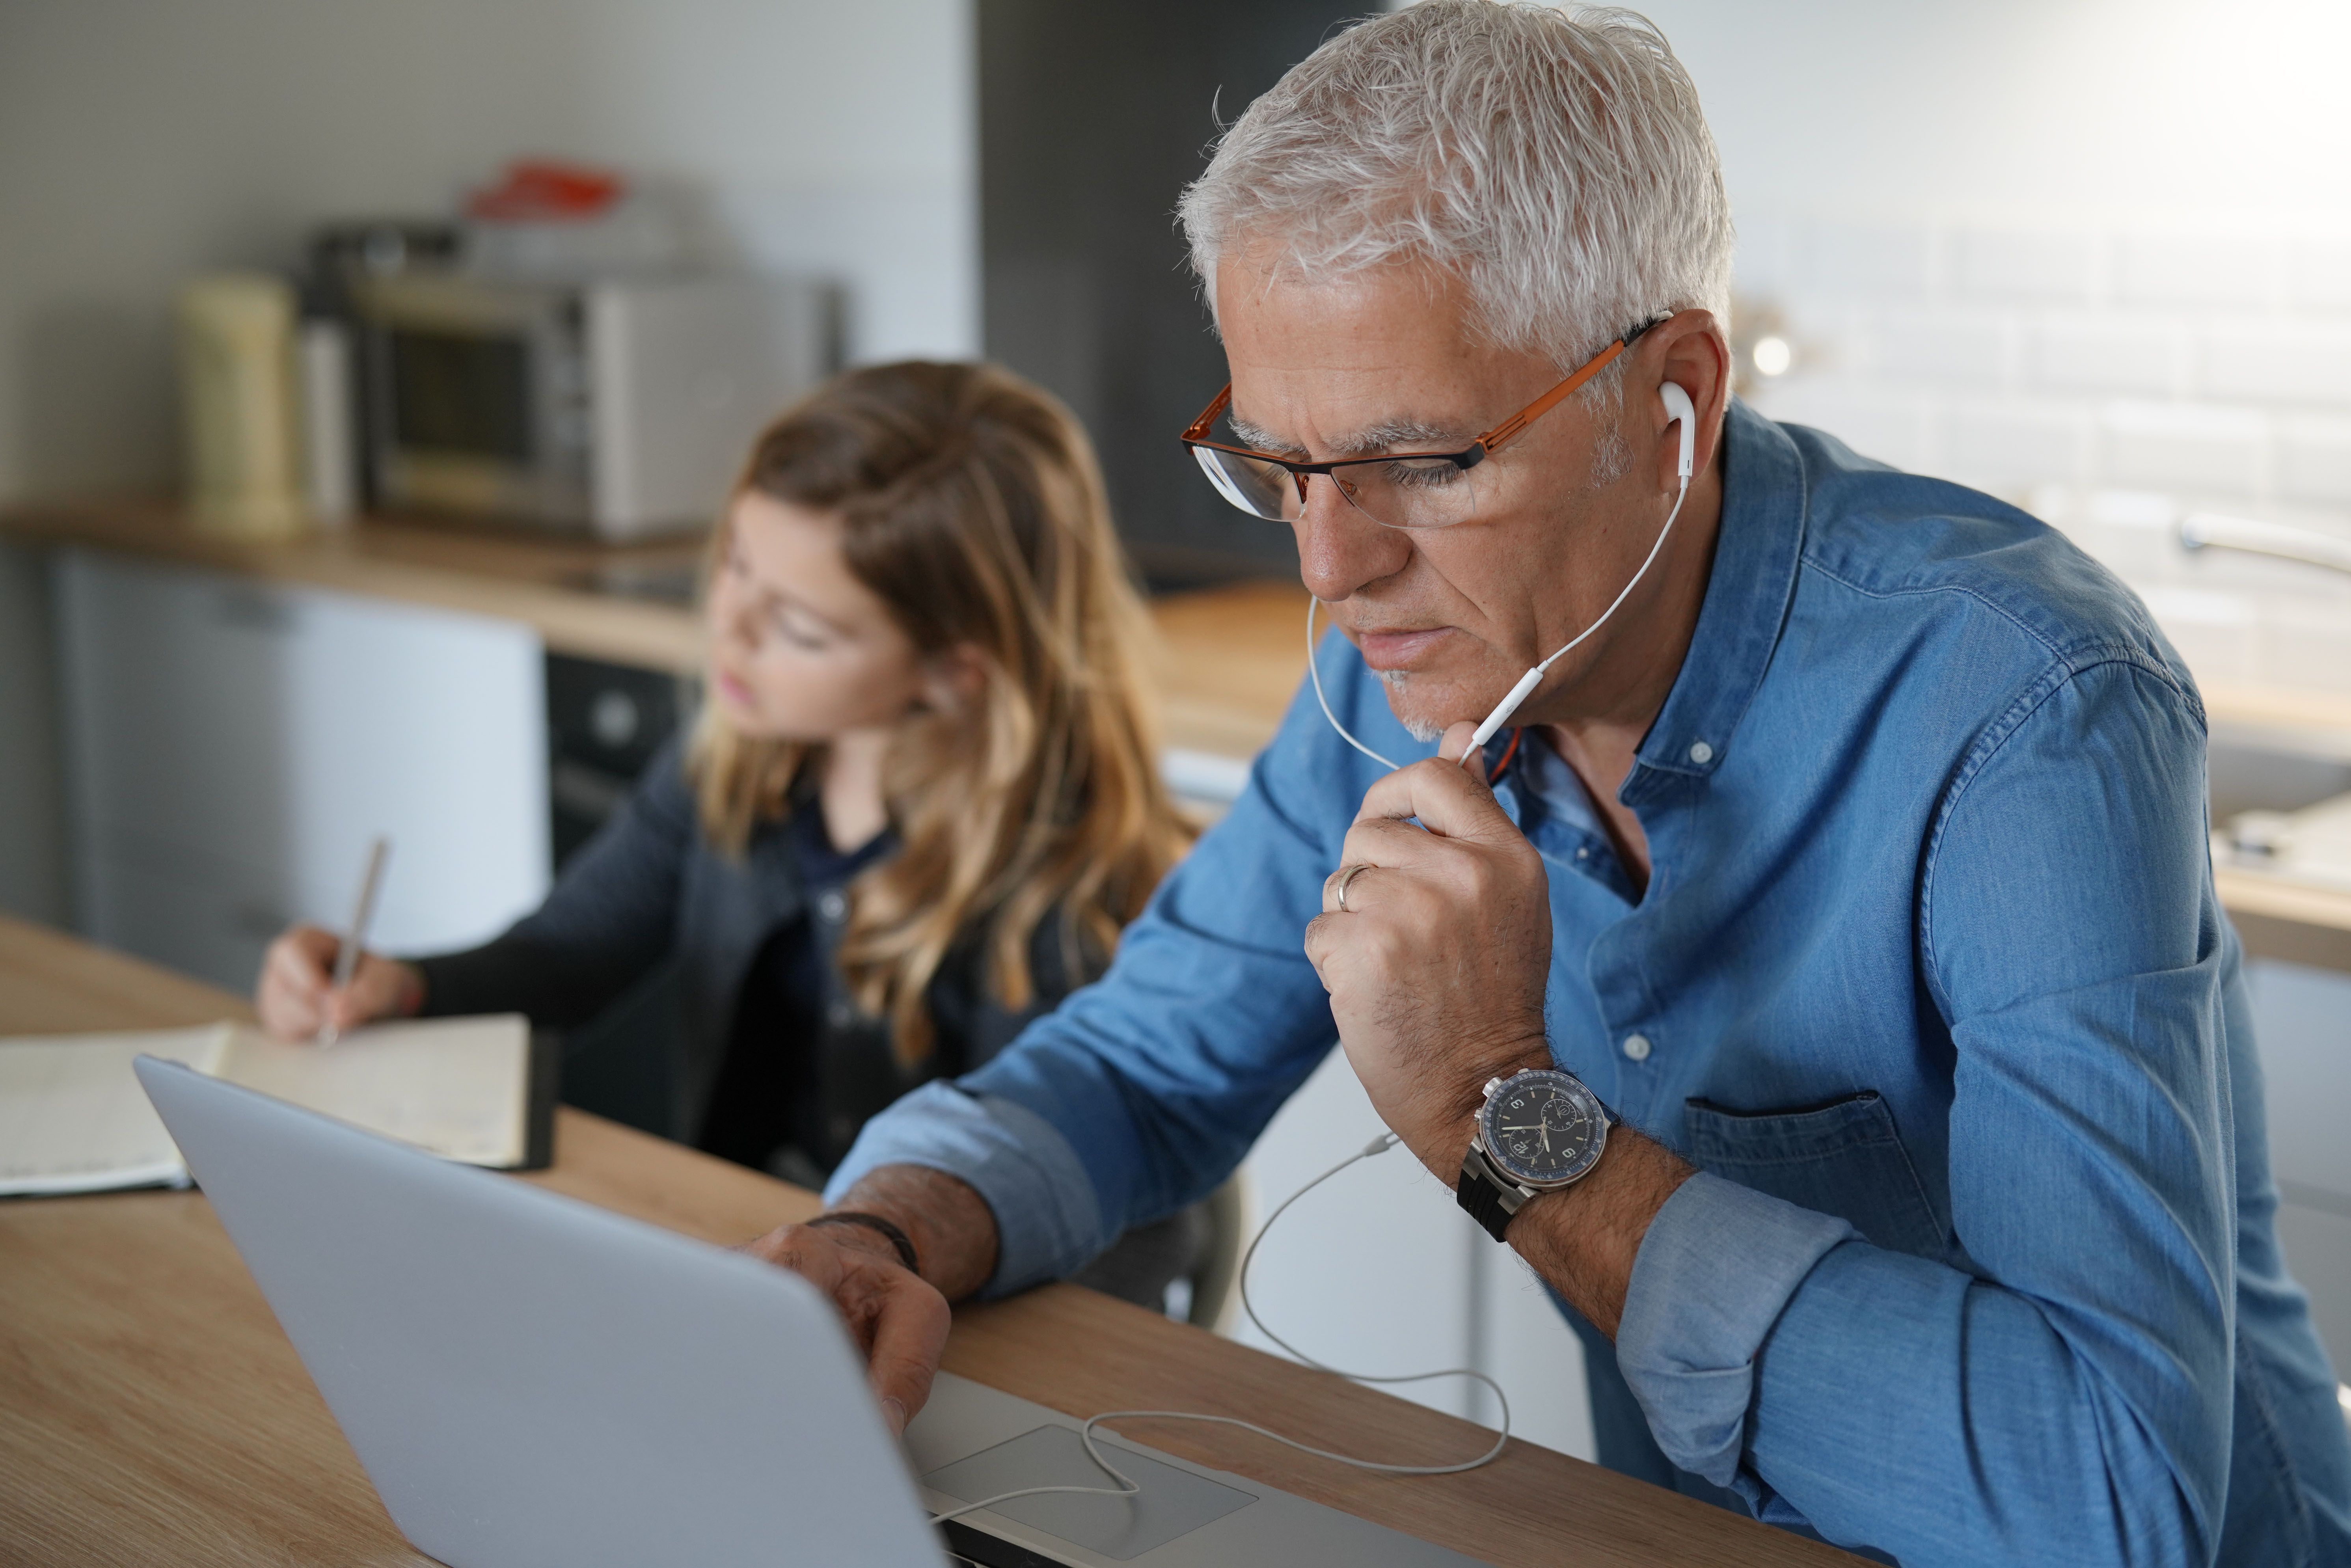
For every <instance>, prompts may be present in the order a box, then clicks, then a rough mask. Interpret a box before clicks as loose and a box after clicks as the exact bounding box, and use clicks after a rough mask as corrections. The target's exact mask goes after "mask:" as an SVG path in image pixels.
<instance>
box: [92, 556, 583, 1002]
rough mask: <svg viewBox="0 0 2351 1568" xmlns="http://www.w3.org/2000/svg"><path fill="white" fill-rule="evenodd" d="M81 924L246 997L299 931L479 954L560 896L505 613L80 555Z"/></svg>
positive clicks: (532, 731)
mask: <svg viewBox="0 0 2351 1568" xmlns="http://www.w3.org/2000/svg"><path fill="white" fill-rule="evenodd" d="M52 570H53V571H54V573H55V581H54V592H55V601H56V610H57V643H58V654H59V658H58V663H59V667H60V679H61V685H62V687H63V694H64V700H63V705H62V706H63V710H64V711H63V721H64V722H63V729H64V736H65V753H66V776H67V791H68V816H69V820H70V824H71V825H70V837H71V841H72V845H73V855H72V862H73V866H74V883H75V887H74V894H75V904H76V915H77V921H78V925H80V927H81V929H82V931H83V932H84V934H85V935H87V936H91V937H93V938H95V939H96V940H98V941H100V942H103V943H106V944H108V945H110V946H118V947H120V948H123V949H124V950H126V951H129V952H131V953H135V954H137V955H139V956H141V957H145V958H150V959H153V960H155V961H156V962H159V963H162V964H166V965H169V966H171V967H174V968H179V969H183V970H186V971H188V972H190V973H193V974H196V975H201V976H203V977H205V978H206V979H210V980H213V981H214V982H216V983H218V984H220V985H223V986H226V987H228V988H232V989H235V990H240V991H242V990H246V989H248V988H250V987H251V986H252V984H253V981H254V976H255V974H256V968H257V967H258V965H259V962H260V958H261V954H262V950H263V949H264V947H265V946H266V945H267V943H268V941H269V938H270V937H271V936H274V935H275V934H276V933H277V931H278V930H280V929H281V928H282V927H283V926H284V925H286V923H287V922H288V921H290V920H296V919H303V920H310V921H315V922H318V923H319V924H321V925H329V926H338V927H339V926H340V925H342V924H344V923H345V922H346V921H348V920H349V919H350V901H351V899H352V897H353V895H354V894H355V893H356V891H357V883H358V880H359V876H360V867H361V865H362V863H363V861H364V858H365V854H366V850H367V844H368V841H369V840H370V839H371V837H372V836H373V835H375V834H377V833H383V834H386V835H388V836H389V837H390V838H391V839H392V860H391V863H390V866H389V869H388V873H387V877H386V881H385V883H384V887H383V890H382V893H381V898H380V900H379V903H378V906H377V911H376V924H375V928H374V936H373V939H372V940H373V943H374V945H376V946H381V947H384V948H389V949H392V950H418V949H432V948H438V947H446V946H459V945H463V944H467V943H472V942H476V941H479V940H481V939H483V938H484V937H486V936H491V935H493V934H495V933H496V931H497V930H499V929H500V928H501V927H502V926H503V925H506V923H507V922H508V921H510V920H512V919H513V918H514V917H515V916H516V915H520V914H522V913H523V912H525V911H526V910H528V909H529V908H531V907H532V906H533V905H535V904H537V903H538V900H539V899H540V898H541V897H542V896H543V895H544V894H545V893H546V889H547V885H548V878H549V864H548V861H549V824H548V781H547V757H546V740H545V736H546V717H545V715H546V698H545V679H544V673H543V672H544V656H543V653H542V650H541V648H540V645H539V642H538V637H537V635H536V634H535V633H534V632H531V631H530V630H529V629H528V627H526V626H523V625H521V624H518V623H517V622H507V621H501V620H496V619H493V618H489V617H485V616H477V615H470V614H465V613H459V612H451V611H446V610H441V609H434V608H423V607H419V606H414V605H408V604H401V603H396V602H393V601H388V600H383V599H377V598H371V597H360V596H355V595H350V594H344V593H338V592H334V591H325V590H320V589H317V588H310V587H302V586H295V585H289V584H281V583H273V582H268V581H264V580H256V579H254V578H249V577H243V576H235V575H229V574H224V573H217V572H213V571H209V570H199V569H192V568H188V567H183V566H175V565H167V564H159V563H154V562H148V561H139V560H133V559H125V558H122V557H119V556H113V555H109V554H105V553H101V552H99V551H95V550H89V549H63V550H60V551H58V552H57V556H56V558H55V562H54V565H53V568H52Z"/></svg>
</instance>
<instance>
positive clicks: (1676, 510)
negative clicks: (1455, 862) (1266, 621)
mask: <svg viewBox="0 0 2351 1568" xmlns="http://www.w3.org/2000/svg"><path fill="white" fill-rule="evenodd" d="M1657 395H1658V396H1659V397H1660V398H1662V399H1663V400H1664V401H1665V405H1666V419H1667V423H1673V424H1678V425H1680V426H1681V453H1680V455H1679V457H1678V459H1677V462H1676V465H1675V472H1676V474H1677V476H1678V477H1679V478H1680V480H1681V486H1680V488H1679V489H1677V491H1675V493H1674V507H1673V510H1672V511H1670V512H1667V514H1666V526H1665V527H1664V528H1659V529H1658V530H1657V542H1656V543H1655V544H1653V545H1651V546H1650V547H1649V553H1648V556H1647V558H1646V559H1644V560H1643V561H1642V562H1641V570H1638V571H1636V572H1635V573H1634V574H1633V580H1632V581H1630V582H1627V583H1626V584H1625V587H1624V590H1623V591H1622V592H1620V593H1618V594H1617V595H1616V598H1615V601H1614V602H1613V603H1611V604H1610V605H1609V606H1608V608H1607V609H1605V610H1604V611H1602V612H1600V619H1599V620H1597V621H1594V622H1593V623H1592V624H1591V625H1589V626H1586V627H1585V628H1584V629H1583V631H1581V632H1577V633H1576V634H1575V638H1574V641H1573V642H1571V643H1568V644H1567V646H1566V647H1564V648H1562V649H1560V650H1559V652H1558V653H1553V654H1552V656H1551V657H1550V658H1548V659H1545V660H1544V661H1543V662H1542V663H1541V664H1537V665H1536V666H1535V667H1534V668H1533V669H1531V670H1529V671H1528V672H1527V673H1526V674H1523V675H1520V677H1519V684H1518V685H1514V686H1512V687H1511V688H1510V695H1508V696H1506V697H1504V698H1503V699H1502V700H1501V701H1500V702H1499V703H1498V704H1496V705H1495V707H1494V711H1493V712H1492V713H1489V714H1488V715H1487V716H1486V721H1485V722H1484V723H1483V724H1480V725H1479V727H1478V733H1477V734H1476V735H1474V736H1472V737H1470V739H1469V750H1468V751H1465V752H1463V753H1462V754H1461V760H1462V762H1463V763H1464V764H1465V765H1466V764H1467V763H1468V760H1469V754H1470V752H1474V751H1476V750H1477V749H1478V748H1479V747H1481V746H1483V745H1485V744H1486V743H1487V742H1488V741H1489V740H1491V739H1493V738H1494V732H1495V731H1496V730H1498V729H1500V728H1501V727H1502V726H1504V725H1506V724H1508V723H1509V722H1510V716H1511V715H1512V714H1514V713H1516V712H1518V711H1519V705H1520V703H1522V702H1524V701H1526V700H1527V695H1528V694H1529V693H1531V692H1532V691H1533V690H1534V689H1535V688H1536V687H1537V686H1539V685H1542V678H1543V676H1544V675H1546V674H1550V673H1551V667H1552V665H1553V664H1557V663H1559V661H1560V659H1561V658H1562V656H1563V655H1565V654H1567V653H1571V652H1573V649H1574V648H1575V646H1576V644H1577V643H1581V642H1583V640H1584V639H1585V638H1586V637H1589V636H1591V635H1592V634H1593V632H1597V631H1599V630H1600V629H1601V628H1602V627H1603V626H1605V625H1606V624H1608V618H1609V617H1610V616H1611V615H1614V614H1615V613H1616V612H1617V610H1618V609H1619V608H1620V607H1621V606H1622V605H1623V604H1624V602H1625V600H1627V599H1629V598H1631V597H1632V594H1633V590H1634V588H1635V586H1636V585H1638V584H1639V582H1640V580H1641V579H1643V578H1644V577H1646V576H1647V575H1648V574H1649V568H1650V567H1651V566H1652V565H1653V564H1655V562H1656V559H1657V555H1658V552H1659V551H1661V550H1663V549H1665V548H1666V536H1667V534H1669V533H1671V532H1672V531H1673V527H1674V519H1675V518H1676V517H1680V516H1681V515H1682V503H1683V502H1684V501H1685V500H1687V499H1688V498H1689V482H1690V476H1691V475H1692V474H1694V473H1695V472H1697V468H1698V410H1697V409H1696V408H1695V407H1693V406H1692V405H1691V402H1690V394H1689V392H1687V390H1686V389H1685V388H1683V387H1682V386H1680V385H1679V384H1678V383H1677V382H1666V383H1664V384H1663V385H1662V386H1660V387H1659V388H1658V389H1657ZM1317 603H1318V601H1316V600H1315V599H1313V598H1312V597H1311V595H1310V596H1309V597H1308V599H1307V601H1306V671H1307V674H1310V675H1311V676H1312V677H1313V678H1314V700H1315V701H1317V702H1319V703H1321V704H1322V716H1323V717H1324V718H1327V719H1329V720H1330V721H1331V727H1332V729H1335V730H1337V731H1338V732H1339V734H1340V735H1341V736H1342V737H1344V738H1345V740H1346V742H1347V744H1348V745H1350V746H1352V747H1354V748H1355V749H1356V750H1358V751H1360V752H1362V753H1363V754H1364V756H1366V757H1368V758H1371V759H1372V760H1373V761H1374V762H1377V763H1379V764H1381V765H1382V766H1384V767H1386V768H1394V767H1395V766H1396V765H1395V763H1394V762H1391V761H1389V760H1388V759H1387V758H1384V757H1383V756H1381V755H1380V754H1379V753H1378V752H1376V751H1374V750H1373V749H1372V748H1371V747H1368V746H1365V745H1364V743H1363V742H1362V741H1360V740H1357V739H1356V738H1355V737H1353V736H1352V735H1349V734H1348V733H1347V727H1346V726H1345V725H1343V724H1341V723H1340V722H1339V717H1338V716H1337V715H1336V714H1334V713H1332V711H1331V703H1330V699H1328V698H1327V697H1325V696H1323V695H1322V670H1321V669H1320V668H1318V667H1317V666H1316V664H1315V662H1314V611H1315V609H1316V606H1317Z"/></svg>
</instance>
